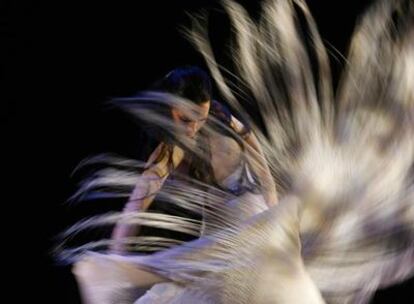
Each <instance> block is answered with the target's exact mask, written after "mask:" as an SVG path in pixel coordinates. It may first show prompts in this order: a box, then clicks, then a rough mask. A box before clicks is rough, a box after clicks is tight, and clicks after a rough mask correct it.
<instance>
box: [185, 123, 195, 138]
mask: <svg viewBox="0 0 414 304" xmlns="http://www.w3.org/2000/svg"><path fill="white" fill-rule="evenodd" d="M196 131H197V123H196V122H191V123H189V124H187V127H186V133H187V135H188V136H190V137H192V136H194V135H195V133H196Z"/></svg>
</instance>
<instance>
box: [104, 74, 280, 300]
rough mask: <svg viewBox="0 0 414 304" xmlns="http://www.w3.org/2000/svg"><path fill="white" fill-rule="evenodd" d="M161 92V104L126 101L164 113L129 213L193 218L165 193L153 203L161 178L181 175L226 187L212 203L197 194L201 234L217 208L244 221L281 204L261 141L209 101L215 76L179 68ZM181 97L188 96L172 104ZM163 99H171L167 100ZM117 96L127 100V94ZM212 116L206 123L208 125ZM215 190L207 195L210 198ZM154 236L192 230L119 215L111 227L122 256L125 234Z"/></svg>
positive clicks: (206, 231) (115, 247)
mask: <svg viewBox="0 0 414 304" xmlns="http://www.w3.org/2000/svg"><path fill="white" fill-rule="evenodd" d="M157 90H158V93H161V94H166V93H167V94H170V95H165V96H163V95H159V98H160V99H161V100H160V101H158V102H157V101H148V100H147V101H142V100H141V101H140V100H135V101H134V100H133V99H128V103H129V104H133V106H132V107H133V108H134V111H135V113H137V110H136V109H137V107H139V106H140V105H142V104H145V106H146V107H147V108H146V109H147V110H148V109H149V108H151V106H152V107H153V108H152V110H151V111H152V112H154V113H153V114H155V115H161V118H162V123H160V124H159V125H158V129H156V130H154V129H152V133H153V134H152V135H153V136H154V134H157V135H156V136H157V137H158V138H159V139H160V140H161V142H160V143H159V144H158V146H157V148H156V149H155V151H154V152H153V153H152V154H151V156H150V157H149V159H148V161H147V163H146V165H145V168H144V171H143V172H142V174H141V175H140V177H139V182H138V183H137V184H136V185H135V187H134V190H133V192H132V194H131V196H130V198H129V200H128V202H127V204H126V206H125V208H124V211H123V212H124V215H125V218H127V216H128V215H131V214H134V213H136V212H145V211H147V210H148V209H149V210H148V211H150V212H152V213H154V212H160V213H164V214H169V215H174V216H181V217H189V216H192V217H195V216H196V214H194V213H191V212H188V211H186V209H185V208H182V207H179V206H174V205H173V204H171V203H170V202H168V199H167V200H164V201H163V200H161V199H157V201H156V202H155V204H154V205H155V208H151V207H152V206H153V205H152V203H153V202H154V198H155V197H156V195H157V193H159V192H160V189H161V188H162V187H163V185H164V183H166V182H167V183H168V182H170V183H171V182H177V181H179V182H183V177H184V178H185V177H186V179H187V180H189V181H190V183H192V184H194V182H199V183H203V184H204V185H203V189H204V190H205V191H207V192H208V190H207V189H206V188H205V186H214V187H215V188H216V189H220V190H221V191H222V192H223V193H222V194H221V195H227V196H228V200H227V202H225V204H223V202H222V201H221V202H220V203H217V202H214V201H211V200H210V201H209V200H208V199H206V198H205V197H202V196H200V197H199V198H198V200H199V202H198V208H197V206H194V207H195V209H199V213H202V221H201V227H200V234H202V235H205V234H209V233H212V232H214V230H215V229H216V228H215V223H214V222H215V219H216V218H218V217H219V216H218V214H219V213H220V210H225V209H228V208H231V209H232V210H233V212H234V213H236V214H237V217H238V218H239V219H240V218H248V217H250V216H252V215H254V214H257V213H259V212H261V211H263V210H265V209H266V208H267V206H272V205H274V204H276V203H277V194H276V188H275V185H274V182H273V178H272V176H271V174H270V170H269V168H268V167H267V165H266V162H265V160H264V156H263V154H262V151H261V149H260V146H259V144H258V142H257V139H256V138H255V136H254V134H253V133H252V132H251V131H250V130H249V129H248V128H246V127H245V126H244V125H243V124H242V123H241V122H240V121H239V120H237V119H236V118H235V117H234V116H233V115H231V113H230V111H229V110H228V109H227V108H226V107H225V106H223V105H221V104H219V103H218V102H217V101H214V100H212V99H211V83H210V79H209V76H208V75H207V74H206V73H205V72H204V71H203V70H201V69H200V68H197V67H183V68H177V69H175V70H173V71H171V72H170V73H169V74H168V75H167V76H166V77H164V79H162V80H161V81H160V83H159V84H158V85H157ZM174 96H175V97H174ZM177 96H178V97H180V98H185V99H186V100H187V101H188V102H184V103H183V102H175V103H174V102H172V103H171V100H174V99H175V98H176V97H177ZM162 98H170V100H169V101H168V103H167V104H164V105H163V104H162ZM118 102H120V104H122V100H118ZM123 105H124V106H125V103H124V104H123ZM127 107H128V106H127ZM155 109H156V110H155ZM138 112H141V113H138V115H139V114H141V115H142V109H141V111H139V110H138ZM209 116H210V117H209ZM207 121H209V122H208V123H207V125H208V126H206V127H205V128H204V129H203V126H204V125H205V124H206V122H207ZM170 123H171V125H170ZM165 125H168V126H172V127H173V129H174V130H173V131H172V132H171V133H170V134H168V133H167V132H166V131H167V129H168V128H167V127H165ZM198 147H201V148H202V149H198ZM197 152H198V153H197ZM245 154H246V155H251V160H250V162H247V157H246V156H245ZM180 176H181V178H180ZM114 178H115V177H114ZM191 179H193V181H191ZM259 182H260V184H259ZM213 195H214V194H213V193H210V196H213ZM187 209H188V208H187ZM193 210H194V209H193ZM211 213H214V216H211V215H210V214H211ZM224 213H225V212H224ZM242 214H243V216H242ZM154 234H155V236H157V237H163V238H164V239H169V240H171V239H177V238H178V239H180V240H186V241H188V240H190V237H189V236H186V235H183V234H177V233H171V232H169V231H168V230H165V229H164V230H157V231H154V229H151V228H148V227H142V228H141V229H140V228H139V227H138V225H131V224H128V223H125V222H124V221H122V220H120V221H119V222H118V223H117V224H116V226H115V229H114V231H113V236H112V237H113V240H114V242H113V243H112V245H111V249H112V252H115V253H117V254H125V253H127V251H128V250H126V249H127V248H126V246H125V243H127V242H126V241H128V239H130V238H131V237H134V236H136V235H139V236H145V237H148V236H151V237H154ZM193 238H194V237H193ZM158 287H159V286H156V288H155V290H157V288H158ZM177 289H179V288H178V287H177V285H173V284H171V286H169V290H168V292H171V291H172V290H174V291H177ZM151 294H154V291H152V292H151ZM163 294H164V295H163V296H162V297H165V296H166V293H165V291H163ZM158 296H159V295H158ZM146 297H148V295H147V296H146Z"/></svg>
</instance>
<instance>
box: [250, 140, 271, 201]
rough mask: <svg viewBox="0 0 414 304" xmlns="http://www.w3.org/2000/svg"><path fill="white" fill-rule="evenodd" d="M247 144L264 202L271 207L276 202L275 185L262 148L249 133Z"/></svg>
mask: <svg viewBox="0 0 414 304" xmlns="http://www.w3.org/2000/svg"><path fill="white" fill-rule="evenodd" d="M245 141H246V143H247V144H248V146H249V147H248V151H249V154H250V158H251V164H252V167H253V168H252V169H253V171H254V172H255V173H256V174H257V175H258V177H259V179H260V183H261V187H262V193H263V196H264V198H265V201H266V204H267V205H268V206H269V207H271V206H273V205H275V204H277V202H278V196H277V190H276V185H275V182H274V179H273V176H272V173H271V171H270V168H269V165H268V164H267V161H266V158H265V156H264V153H263V150H262V148H261V146H260V144H259V142H258V140H257V139H256V137H255V136H254V134H253V133H250V134H249V135H248V136H247V137H246V139H245Z"/></svg>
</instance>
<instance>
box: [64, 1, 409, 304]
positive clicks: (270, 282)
mask: <svg viewBox="0 0 414 304" xmlns="http://www.w3.org/2000/svg"><path fill="white" fill-rule="evenodd" d="M224 8H225V9H226V11H227V13H228V15H229V18H230V20H231V22H232V26H233V33H234V46H233V49H232V50H231V51H232V55H233V58H234V66H235V67H236V69H237V70H236V71H230V70H229V69H226V68H224V67H222V66H220V64H219V63H217V62H216V60H215V58H214V52H213V50H212V48H211V45H210V44H209V40H208V33H207V30H206V28H207V19H206V18H203V17H202V16H201V17H200V16H199V17H196V18H194V23H193V28H192V30H190V31H188V35H189V37H190V39H191V40H192V42H193V43H194V44H195V46H196V47H197V48H198V49H199V50H200V52H201V53H202V55H203V56H204V58H205V59H206V61H207V63H208V66H209V69H210V72H211V74H212V76H213V78H214V79H215V81H216V84H217V86H218V88H219V89H220V93H221V95H222V96H223V97H224V99H225V100H226V102H228V103H229V104H230V105H231V106H232V107H233V108H234V109H237V110H238V111H239V112H240V113H241V115H242V116H243V119H244V120H246V121H248V122H249V124H250V127H251V128H252V130H253V132H254V134H255V135H256V136H257V137H258V139H259V141H260V144H261V146H262V148H263V150H264V153H265V155H266V161H267V164H268V165H269V166H270V168H271V169H272V173H273V175H274V178H275V182H276V184H277V188H278V191H279V193H280V195H281V197H282V198H281V200H280V202H279V203H278V204H277V205H276V206H274V207H272V208H269V209H267V210H262V209H260V208H258V209H255V208H253V209H255V211H254V212H250V211H247V213H246V212H243V211H244V210H245V209H249V208H251V207H252V205H253V206H255V205H260V204H262V203H263V202H260V199H259V200H256V199H253V198H252V197H251V195H250V194H247V195H242V196H236V195H234V194H232V193H231V192H229V191H225V190H223V189H222V188H220V187H217V186H215V185H201V183H198V182H197V181H193V182H192V183H179V182H176V183H170V184H168V183H167V184H166V185H165V187H163V188H162V190H161V192H160V195H162V196H164V197H167V198H168V200H169V201H170V202H171V203H172V204H178V205H180V206H182V207H185V208H188V209H190V210H198V212H200V210H204V212H207V214H205V216H204V217H203V221H204V223H199V222H196V221H192V220H190V219H182V218H175V217H168V216H166V215H162V214H145V213H134V214H127V215H120V214H116V213H114V214H110V215H101V216H97V217H95V218H92V219H89V220H86V221H83V222H81V223H78V224H76V225H75V226H74V227H72V228H70V229H69V230H68V231H67V232H66V233H65V234H64V237H73V236H74V235H76V233H78V232H79V231H82V230H85V229H89V228H91V227H96V226H100V225H111V224H114V223H116V222H118V221H120V220H123V221H127V222H128V223H136V224H140V225H142V224H144V223H145V224H146V225H152V226H154V227H166V228H168V229H172V230H176V231H186V232H189V233H191V232H194V234H195V235H196V234H197V233H196V232H195V231H197V232H198V231H199V229H200V225H207V226H209V225H210V227H213V226H214V229H212V230H211V233H206V234H205V235H203V236H201V237H200V238H198V239H197V240H195V241H192V242H188V243H181V244H180V245H177V244H176V243H174V246H171V247H170V248H169V249H166V250H163V251H161V252H159V253H156V254H151V255H145V256H142V255H134V254H132V255H130V256H128V257H122V256H114V255H110V254H106V253H105V252H104V250H105V248H106V246H107V245H110V244H111V241H110V240H101V241H98V242H95V243H89V244H86V245H84V246H81V247H77V248H64V249H63V250H62V249H61V248H60V249H61V250H60V254H61V257H62V258H63V259H65V260H69V261H78V264H76V265H77V266H75V270H76V269H77V270H78V271H75V274H76V275H77V278H78V280H79V281H82V280H83V281H82V282H84V286H89V287H90V288H91V289H90V290H94V292H93V293H94V294H96V295H97V294H100V293H102V292H107V293H108V294H109V293H111V296H113V295H116V294H118V295H119V293H116V292H114V285H111V284H113V282H116V281H117V282H118V283H119V286H118V287H119V290H121V291H122V290H124V291H125V290H126V289H127V288H129V287H131V286H134V285H135V286H138V285H139V283H140V282H138V283H137V282H136V281H135V283H134V280H132V279H131V280H130V279H128V278H129V276H130V275H131V274H130V272H131V273H134V271H137V272H139V271H144V272H148V273H152V274H154V275H157V276H159V277H160V278H162V279H161V280H160V281H159V282H154V283H161V285H159V284H157V285H155V286H156V288H155V290H154V289H152V291H151V290H150V292H153V293H154V292H155V293H158V292H156V290H157V288H158V290H159V291H160V290H161V289H162V288H164V291H161V292H159V293H158V294H163V293H164V295H165V297H166V298H164V300H165V303H167V302H168V303H360V304H363V303H368V302H369V300H370V299H371V297H372V295H373V293H374V292H375V291H376V290H378V289H380V288H385V287H387V286H390V285H392V284H396V283H398V282H402V281H404V280H406V279H408V278H410V277H411V276H412V275H413V271H414V136H413V134H414V1H412V0H395V1H389V0H378V1H376V2H375V3H374V4H373V5H372V7H371V8H370V9H369V10H368V11H367V12H366V13H365V15H364V16H363V18H361V19H360V21H359V23H358V24H357V26H356V29H355V33H354V34H353V38H352V40H351V44H350V50H349V54H348V57H347V58H348V59H347V65H346V67H345V69H344V72H343V75H342V79H341V81H340V84H339V87H338V88H337V89H336V92H335V95H334V93H333V92H334V90H333V88H332V84H331V76H330V69H329V62H328V56H327V51H326V49H325V47H324V45H323V43H322V40H321V38H320V37H319V34H318V31H317V29H316V25H315V22H314V21H313V19H312V16H311V14H310V12H309V10H308V8H307V6H306V4H305V2H304V1H302V0H265V1H263V10H262V13H261V18H260V20H259V21H253V20H252V19H251V18H250V17H249V15H248V13H247V12H246V11H245V10H244V8H243V7H242V6H241V5H239V4H237V3H235V2H233V1H228V0H227V1H224ZM299 17H300V18H299ZM299 20H301V21H303V22H299ZM309 58H312V60H310V59H309ZM237 84H239V85H237ZM243 96H248V97H249V98H248V100H250V101H253V102H254V103H255V105H256V106H257V109H258V110H259V112H260V116H261V119H262V121H263V124H264V126H265V130H262V129H261V128H260V127H259V126H258V125H257V124H255V120H254V119H253V118H251V117H250V115H249V113H248V112H247V111H244V108H243V107H242V106H241V105H240V100H241V99H242V98H243ZM143 100H157V101H159V102H164V103H170V104H171V103H174V105H180V106H184V107H187V106H190V105H189V103H188V102H186V101H185V100H182V99H180V98H178V97H174V96H166V95H163V94H158V93H154V92H147V93H144V94H142V95H140V96H137V97H135V98H132V99H131V100H129V101H127V102H125V101H124V102H120V104H121V106H123V107H124V108H125V109H126V110H127V111H129V112H130V113H132V114H133V115H135V116H136V117H137V118H138V117H139V118H140V119H146V120H148V121H149V122H151V123H152V124H154V125H157V126H159V127H160V128H161V129H163V130H166V131H169V130H172V128H173V125H172V122H171V121H169V120H168V119H165V117H160V116H159V115H157V114H156V113H159V112H156V111H152V110H151V109H148V107H147V108H145V107H143V106H142V105H143V104H144V103H143ZM146 105H148V104H146ZM214 123H216V124H218V125H220V123H219V122H214V119H212V121H211V124H214ZM211 124H210V125H207V126H206V128H205V132H207V134H209V136H215V135H214V134H215V133H214V132H217V128H216V127H213V126H212V125H211ZM221 127H222V128H225V126H221ZM229 132H230V131H229ZM180 144H181V145H183V146H185V147H187V148H188V149H190V150H192V151H193V152H194V153H196V154H197V155H200V157H205V155H203V151H202V149H200V148H199V147H197V146H194V145H192V144H191V143H190V142H186V140H182V142H181V143H180ZM244 153H245V154H246V155H245V157H246V159H249V158H250V160H249V161H250V162H254V161H255V160H254V158H253V159H252V157H251V154H249V153H247V151H245V152H244ZM106 161H109V162H110V163H111V164H117V165H118V167H116V169H112V170H106V171H100V172H98V173H97V174H96V176H95V178H93V179H92V180H89V181H88V182H87V183H86V184H84V185H83V186H82V187H81V189H80V192H79V193H80V195H81V196H82V195H87V193H89V194H92V193H96V192H97V190H100V191H98V193H102V192H104V193H109V190H113V189H117V190H118V191H116V192H115V195H118V196H119V195H120V196H122V195H124V196H127V194H128V193H129V191H130V189H131V187H133V186H134V185H135V184H136V183H137V182H138V181H139V179H140V178H142V177H140V176H139V175H137V174H134V173H133V170H129V169H126V168H133V167H134V166H135V165H137V164H136V163H134V162H133V161H130V160H125V159H122V158H116V157H115V158H112V159H109V160H108V158H105V162H106ZM121 167H122V168H121ZM102 190H108V191H102ZM111 194H114V192H113V191H112V192H111ZM206 201H207V202H208V205H209V206H210V207H209V208H204V206H205V205H204V204H205V202H206ZM232 201H233V202H236V203H233V204H232V203H230V202H232ZM249 212H250V213H249ZM246 214H248V215H249V216H247V217H246ZM168 241H169V240H155V241H154V240H152V241H151V240H148V239H146V238H145V237H142V238H139V237H138V238H131V239H127V240H125V242H126V243H128V244H133V245H136V246H138V247H140V248H142V247H145V246H148V244H150V245H160V246H161V245H163V247H169V246H170V245H171V243H168ZM166 244H167V245H166ZM63 247H65V244H63ZM90 251H101V252H102V253H99V254H97V253H94V254H92V253H90ZM119 261H122V263H124V262H125V263H127V264H126V265H129V266H128V267H126V268H127V269H128V271H125V272H123V271H121V270H122V269H125V268H122V267H121V266H120V265H124V264H122V263H121V264H119V263H120V262H119ZM97 265H98V266H99V265H100V267H95V266H97ZM94 267H95V268H94ZM88 269H89V270H91V269H95V271H96V272H97V273H99V272H102V273H105V274H106V276H102V277H99V276H97V277H95V278H91V277H90V276H89V275H86V273H90V272H88V271H86V270H88ZM82 271H83V272H82ZM117 275H118V276H117ZM103 277H110V279H109V281H108V282H112V283H111V284H109V285H111V286H109V285H108V284H105V280H104V279H103ZM164 280H167V281H169V282H170V283H165V282H164V283H162V282H161V281H164ZM123 284H124V285H123ZM162 284H166V285H162ZM171 284H172V285H171ZM174 284H175V285H174ZM81 285H82V284H81ZM171 286H175V287H172V289H170V290H169V291H170V293H169V291H168V288H171ZM118 287H117V288H118ZM147 287H149V286H146V288H147ZM121 294H122V292H121ZM167 294H168V297H169V296H171V298H168V300H166V299H167ZM146 296H147V298H149V300H148V301H149V302H147V303H163V302H162V301H161V300H153V301H152V302H151V299H150V296H149V294H147V295H146ZM146 296H144V297H143V298H141V300H137V298H135V299H134V300H133V301H135V300H137V301H138V302H137V303H140V304H141V302H139V301H143V302H142V303H146V302H145V301H144V300H145V297H146ZM154 296H155V295H154ZM115 298H116V297H115ZM108 299H109V296H108V297H107V298H106V299H105V300H102V301H101V302H99V303H112V302H111V301H110V300H108ZM118 299H119V297H118ZM133 301H132V302H128V303H134V302H133ZM158 301H160V302H158ZM186 301H187V302H186ZM91 303H95V302H91ZM96 303H98V302H96ZM113 303H121V301H118V302H117V301H116V300H115V302H113ZM125 303H127V302H125Z"/></svg>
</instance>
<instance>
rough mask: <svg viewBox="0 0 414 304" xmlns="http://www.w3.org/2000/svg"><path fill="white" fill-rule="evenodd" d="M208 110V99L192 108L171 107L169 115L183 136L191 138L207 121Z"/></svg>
mask: <svg viewBox="0 0 414 304" xmlns="http://www.w3.org/2000/svg"><path fill="white" fill-rule="evenodd" d="M209 110H210V101H206V102H203V103H201V104H198V105H196V106H195V107H194V108H193V109H191V110H189V109H179V108H176V107H173V108H172V109H171V115H172V119H173V121H174V123H175V124H176V125H177V126H179V128H178V129H179V130H182V132H184V134H185V136H187V137H190V138H193V137H194V136H195V135H196V134H197V132H198V131H199V130H200V129H201V127H202V126H203V125H204V123H205V122H206V121H207V118H208V113H209Z"/></svg>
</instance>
